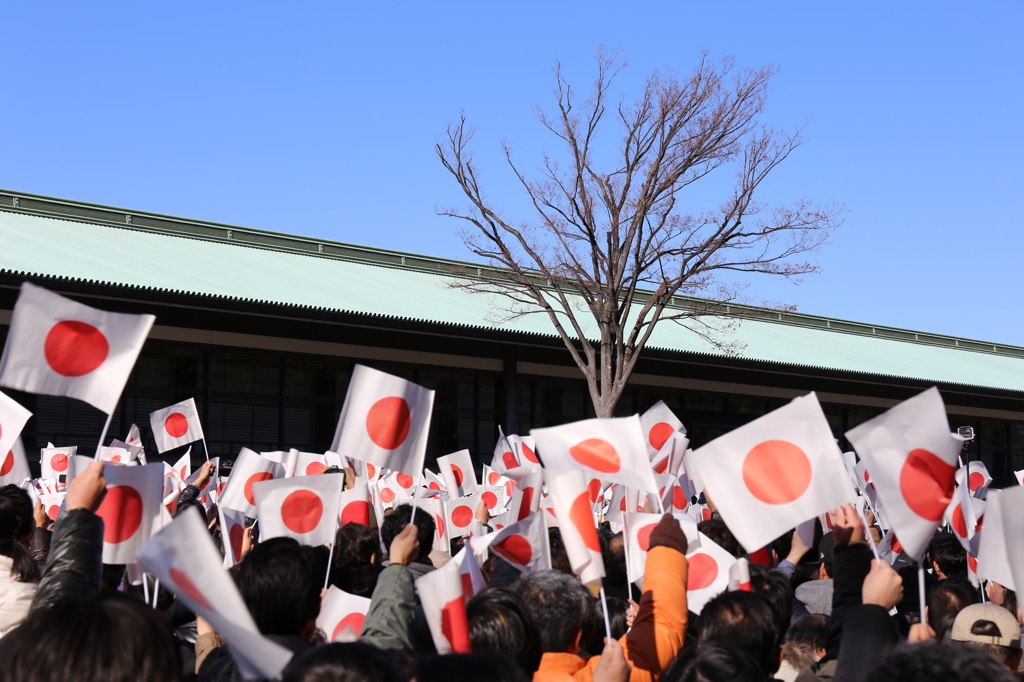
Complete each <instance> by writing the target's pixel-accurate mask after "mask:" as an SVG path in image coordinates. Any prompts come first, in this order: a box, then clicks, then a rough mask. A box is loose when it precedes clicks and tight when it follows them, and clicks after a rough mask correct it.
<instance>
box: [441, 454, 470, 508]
mask: <svg viewBox="0 0 1024 682" xmlns="http://www.w3.org/2000/svg"><path fill="white" fill-rule="evenodd" d="M437 468H438V469H440V470H441V478H442V479H444V485H445V487H446V488H447V489H448V494H449V495H450V496H451V497H465V496H467V495H472V494H473V493H475V492H476V488H477V485H476V472H475V471H474V470H473V459H472V458H471V457H470V456H469V450H459V451H458V452H453V453H452V454H450V455H445V456H444V457H438V458H437Z"/></svg>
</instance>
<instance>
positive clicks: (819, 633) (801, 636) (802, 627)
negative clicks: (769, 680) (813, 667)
mask: <svg viewBox="0 0 1024 682" xmlns="http://www.w3.org/2000/svg"><path fill="white" fill-rule="evenodd" d="M830 621H831V618H829V616H826V615H824V614H821V613H812V614H811V615H809V616H804V617H803V618H801V619H800V620H798V621H797V622H795V623H793V625H792V626H791V627H790V628H789V631H787V632H786V640H785V641H784V642H783V643H782V658H783V660H785V661H787V662H788V663H789V664H790V665H791V666H792V667H793V668H794V669H796V670H803V669H804V668H805V667H807V666H808V665H810V664H811V663H812V662H814V661H819V660H821V658H822V656H824V655H825V640H826V638H827V637H828V628H829V623H830Z"/></svg>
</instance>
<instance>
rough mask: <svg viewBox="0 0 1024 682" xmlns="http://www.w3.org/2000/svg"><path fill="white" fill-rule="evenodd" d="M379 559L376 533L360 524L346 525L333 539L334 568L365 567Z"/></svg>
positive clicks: (378, 542) (378, 543)
mask: <svg viewBox="0 0 1024 682" xmlns="http://www.w3.org/2000/svg"><path fill="white" fill-rule="evenodd" d="M379 559H380V540H379V539H378V536H377V531H375V530H374V529H373V528H370V527H368V526H364V525H363V524H361V523H346V524H345V525H344V526H342V527H341V528H339V529H338V534H337V535H336V536H335V538H334V559H333V560H332V561H333V563H334V565H335V566H338V567H341V566H366V565H368V564H376V563H378V561H379Z"/></svg>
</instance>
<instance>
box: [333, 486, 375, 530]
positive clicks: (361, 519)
mask: <svg viewBox="0 0 1024 682" xmlns="http://www.w3.org/2000/svg"><path fill="white" fill-rule="evenodd" d="M339 521H340V523H341V525H343V526H344V525H345V524H346V523H358V524H359V525H361V526H369V525H370V492H369V489H368V488H367V486H366V483H365V482H364V481H358V480H357V481H356V484H355V485H354V486H352V487H351V488H349V489H348V490H345V491H343V492H342V493H341V513H340V519H339Z"/></svg>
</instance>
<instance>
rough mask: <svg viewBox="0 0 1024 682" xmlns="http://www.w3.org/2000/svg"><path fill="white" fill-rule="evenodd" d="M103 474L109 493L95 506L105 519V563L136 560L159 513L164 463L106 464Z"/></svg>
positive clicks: (97, 512)
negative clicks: (144, 464)
mask: <svg viewBox="0 0 1024 682" xmlns="http://www.w3.org/2000/svg"><path fill="white" fill-rule="evenodd" d="M103 476H104V478H106V479H107V494H106V495H105V496H104V497H103V502H102V503H101V504H100V507H99V509H97V510H96V514H97V515H98V516H99V517H100V518H101V519H103V563H105V564H130V563H134V562H135V553H136V552H138V551H139V549H141V548H142V546H143V545H144V544H146V541H147V540H149V538H150V535H151V534H152V532H153V526H154V524H155V523H156V522H157V519H158V518H159V516H160V509H161V508H162V503H163V489H164V482H163V478H164V465H163V463H162V462H156V463H154V464H147V465H146V466H105V467H103Z"/></svg>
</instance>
